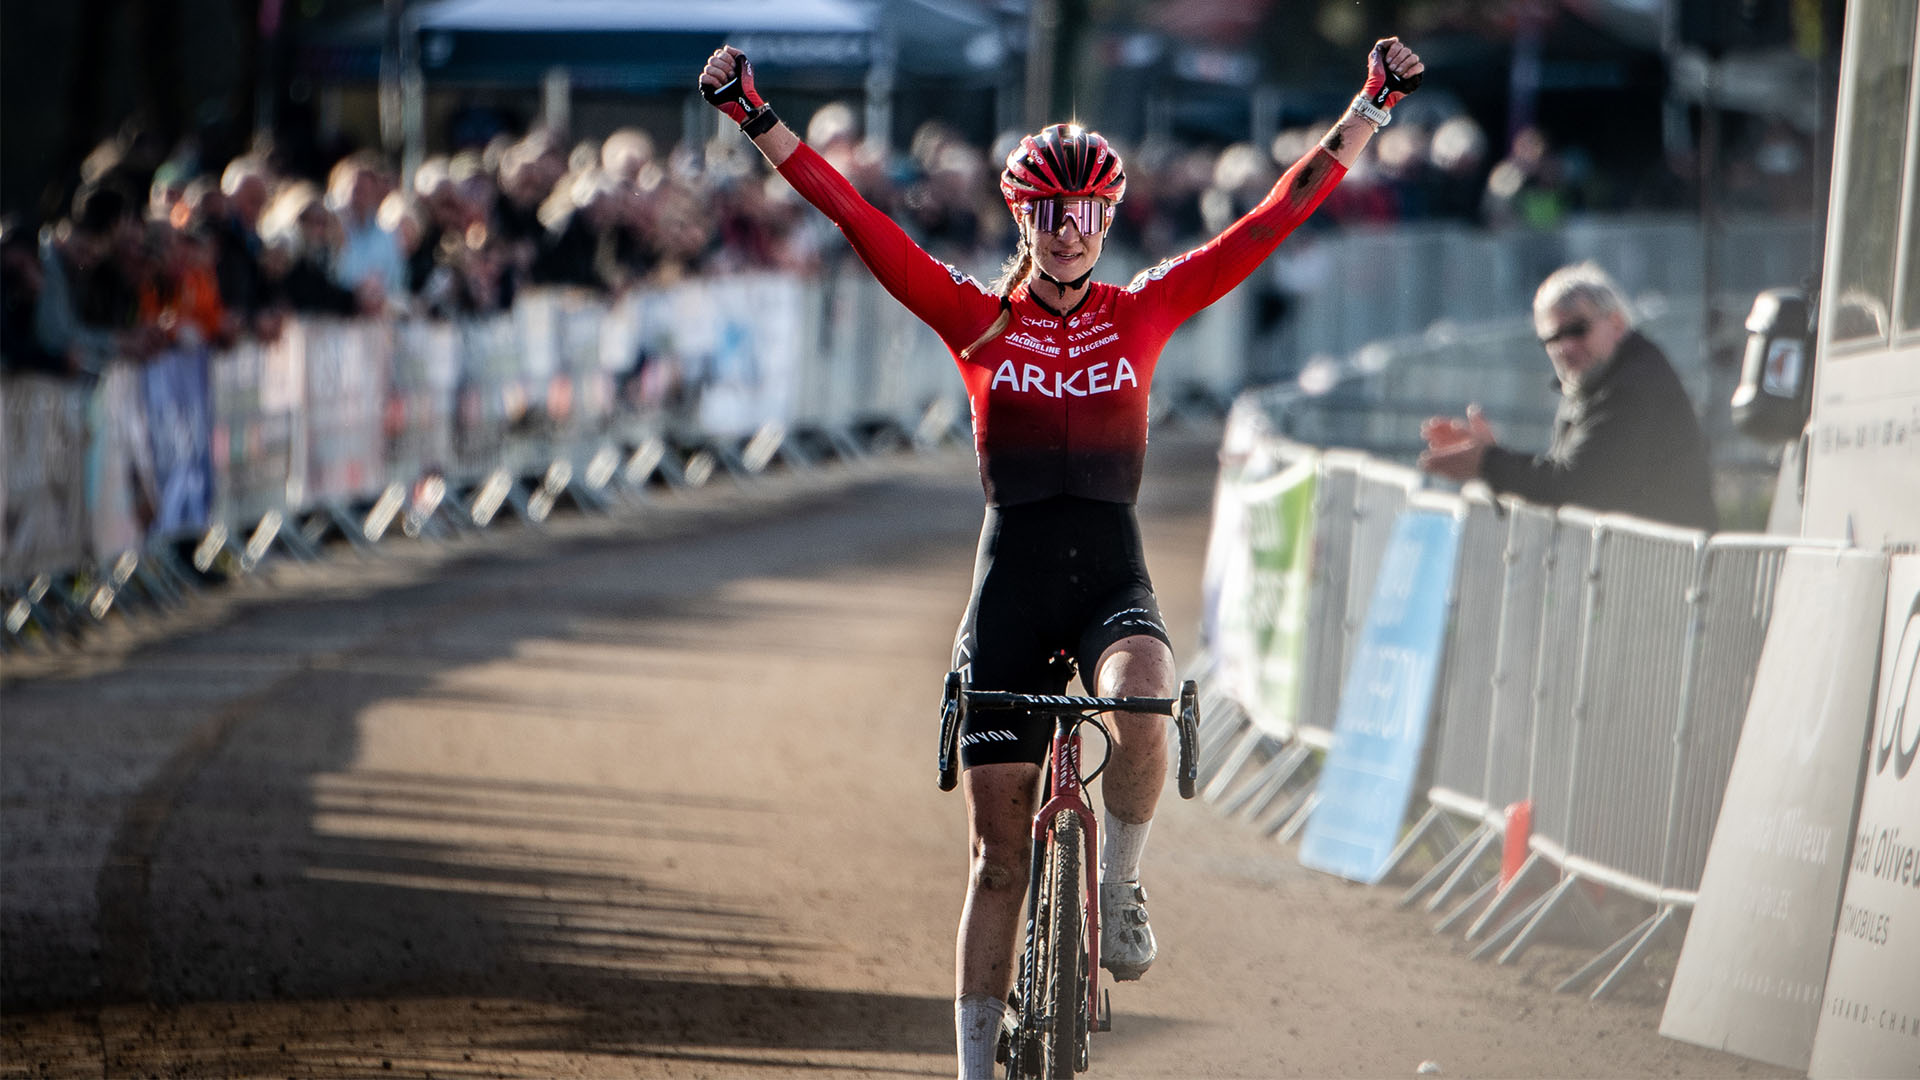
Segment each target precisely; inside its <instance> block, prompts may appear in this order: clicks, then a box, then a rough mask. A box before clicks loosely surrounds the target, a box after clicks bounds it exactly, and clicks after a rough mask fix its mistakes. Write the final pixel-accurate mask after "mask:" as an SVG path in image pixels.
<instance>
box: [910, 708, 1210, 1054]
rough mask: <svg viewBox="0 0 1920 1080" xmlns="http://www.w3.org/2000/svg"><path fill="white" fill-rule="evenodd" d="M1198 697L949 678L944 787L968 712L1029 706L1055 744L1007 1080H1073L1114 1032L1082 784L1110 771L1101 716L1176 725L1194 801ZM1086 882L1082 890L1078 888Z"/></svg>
mask: <svg viewBox="0 0 1920 1080" xmlns="http://www.w3.org/2000/svg"><path fill="white" fill-rule="evenodd" d="M1198 698H1199V694H1198V690H1197V688H1196V687H1195V685H1194V683H1193V681H1192V680H1188V681H1187V683H1186V684H1185V685H1184V686H1182V687H1181V689H1180V696H1179V697H1177V698H1137V697H1128V698H1101V697H1072V696H1066V695H1058V694H1012V693H1004V692H1000V691H991V690H973V689H969V688H968V687H967V685H966V684H965V682H964V681H962V679H961V678H960V673H959V672H957V671H955V672H949V673H948V674H947V683H946V689H945V693H944V695H943V697H942V699H941V706H940V756H939V783H940V790H942V791H952V790H953V788H954V785H955V784H957V783H958V782H959V779H960V761H959V753H958V746H957V743H958V740H959V734H960V728H961V725H962V722H963V721H964V720H965V719H966V716H967V712H968V711H969V710H971V709H1026V710H1030V711H1033V712H1039V713H1045V714H1047V715H1050V716H1052V717H1053V740H1052V743H1051V745H1050V747H1049V749H1048V752H1047V760H1046V762H1045V764H1044V765H1043V775H1042V777H1041V790H1042V792H1043V793H1044V795H1043V797H1042V798H1041V800H1040V808H1039V809H1038V810H1037V811H1036V812H1035V813H1034V815H1033V855H1032V857H1031V861H1030V865H1029V869H1028V875H1027V928H1026V943H1025V947H1024V948H1023V950H1022V952H1021V963H1020V970H1019V972H1018V974H1017V975H1016V977H1015V980H1014V989H1013V993H1012V995H1011V996H1010V997H1009V999H1008V1011H1007V1016H1008V1017H1009V1019H1010V1021H1011V1023H1010V1026H1008V1027H1006V1028H1003V1029H1002V1033H1001V1050H1000V1056H999V1060H1002V1061H1004V1062H1005V1063H1006V1067H1007V1071H1006V1075H1007V1080H1029V1078H1034V1080H1072V1077H1073V1074H1074V1073H1076V1072H1083V1071H1085V1070H1086V1068H1087V1043H1088V1037H1089V1036H1090V1035H1091V1034H1092V1033H1093V1032H1096V1031H1110V1030H1112V1027H1113V1013H1112V1008H1111V1006H1110V1004H1109V1002H1108V999H1107V996H1106V993H1105V992H1104V991H1102V990H1101V989H1100V988H1099V971H1100V900H1099V896H1100V893H1099V886H1100V869H1099V860H1098V855H1097V853H1098V851H1099V841H1100V825H1099V818H1098V817H1097V816H1096V815H1095V814H1094V812H1093V806H1092V804H1091V803H1090V802H1089V801H1088V799H1087V795H1086V787H1087V785H1088V784H1091V783H1092V782H1093V780H1094V778H1095V777H1097V776H1099V775H1100V773H1101V771H1102V770H1104V769H1105V768H1106V767H1107V762H1108V761H1109V760H1110V759H1111V758H1112V755H1113V734H1112V733H1111V732H1110V731H1108V729H1107V726H1106V725H1105V724H1103V723H1101V722H1100V721H1099V720H1098V719H1096V718H1095V717H1096V714H1098V713H1110V712H1135V713H1163V714H1166V715H1170V716H1172V717H1173V718H1174V720H1175V726H1176V729H1177V731H1178V737H1179V746H1180V758H1179V767H1178V769H1177V770H1176V778H1177V781H1178V785H1179V789H1180V797H1181V798H1183V799H1191V798H1193V792H1194V783H1195V777H1196V775H1197V773H1198V763H1197V757H1198V755H1197V754H1196V753H1195V752H1194V745H1195V742H1196V739H1197V735H1196V732H1197V729H1198V727H1199V721H1200V717H1199V704H1198ZM1082 724H1092V725H1093V726H1094V727H1095V728H1098V729H1099V731H1100V734H1101V735H1102V736H1104V737H1105V738H1106V742H1107V749H1106V753H1105V755H1104V756H1102V758H1101V760H1100V764H1099V766H1098V767H1096V768H1095V769H1094V770H1093V771H1092V772H1091V773H1088V774H1087V775H1085V776H1081V775H1080V725H1082ZM1082 878H1084V888H1081V887H1080V886H1079V884H1077V883H1079V882H1080V881H1081V879H1082Z"/></svg>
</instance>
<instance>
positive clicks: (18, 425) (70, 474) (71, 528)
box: [0, 375, 90, 579]
mask: <svg viewBox="0 0 1920 1080" xmlns="http://www.w3.org/2000/svg"><path fill="white" fill-rule="evenodd" d="M89 398H90V394H89V393H88V391H86V390H84V389H81V388H79V387H77V386H75V385H73V384H72V383H71V382H69V381H68V380H66V379H57V378H52V377H50V376H45V375H8V376H6V377H5V379H4V380H0V408H4V409H5V412H6V419H5V427H6V449H5V454H6V459H5V460H6V473H7V475H6V488H7V499H6V508H5V513H4V515H0V575H4V576H5V577H6V578H8V579H14V578H26V577H31V576H32V575H34V574H37V573H42V572H44V571H50V570H62V569H66V568H68V567H71V566H74V565H76V564H78V563H79V562H80V560H81V559H82V558H83V557H84V556H85V544H86V535H87V497H86V495H87V492H86V473H85V470H84V466H85V464H86V460H87V403H88V400H89Z"/></svg>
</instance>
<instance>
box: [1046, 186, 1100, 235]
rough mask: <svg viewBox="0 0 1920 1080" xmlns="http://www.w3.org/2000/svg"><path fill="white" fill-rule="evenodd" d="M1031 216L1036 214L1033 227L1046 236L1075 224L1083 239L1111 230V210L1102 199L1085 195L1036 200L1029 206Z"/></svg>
mask: <svg viewBox="0 0 1920 1080" xmlns="http://www.w3.org/2000/svg"><path fill="white" fill-rule="evenodd" d="M1027 207H1028V213H1030V214H1032V215H1033V227H1034V228H1036V229H1038V230H1040V231H1041V232H1043V233H1055V232H1059V231H1060V228H1061V226H1063V225H1065V224H1066V223H1067V222H1069V221H1071V222H1073V225H1074V228H1076V229H1079V230H1080V235H1081V236H1092V235H1094V234H1095V233H1098V232H1101V231H1103V230H1105V229H1106V227H1107V218H1108V216H1109V214H1110V213H1111V208H1110V207H1108V206H1107V204H1106V202H1105V201H1104V200H1101V199H1095V198H1091V197H1088V196H1084V195H1071V196H1069V195H1061V196H1056V197H1054V198H1051V199H1035V200H1034V201H1033V202H1030V203H1028V204H1027Z"/></svg>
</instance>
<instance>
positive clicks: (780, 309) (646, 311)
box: [633, 274, 801, 438]
mask: <svg viewBox="0 0 1920 1080" xmlns="http://www.w3.org/2000/svg"><path fill="white" fill-rule="evenodd" d="M800 299H801V297H800V284H799V283H798V282H796V281H793V280H791V279H789V278H784V277H781V276H779V275H774V274H742V275H739V276H737V277H731V278H728V279H725V280H723V281H716V282H689V283H687V284H684V285H679V286H675V287H673V288H670V289H662V290H659V291H658V292H654V293H651V294H648V295H647V296H646V297H645V298H644V299H643V300H642V302H641V304H640V305H639V323H640V329H639V334H638V341H637V347H638V356H639V359H638V370H637V371H636V372H635V373H634V376H633V377H634V378H637V379H638V380H639V381H640V383H641V390H640V394H641V397H642V400H643V401H644V402H645V403H646V404H647V405H648V406H650V407H653V408H658V409H660V410H661V411H662V412H663V413H665V415H667V416H668V417H671V418H672V419H673V420H674V421H675V422H676V423H678V424H680V425H681V426H684V427H697V428H699V429H700V430H702V431H704V432H705V433H707V434H710V435H718V436H722V437H727V438H743V437H745V436H748V435H751V434H753V433H754V432H755V431H756V430H758V429H759V428H760V427H761V425H763V424H766V423H768V422H770V421H777V422H782V423H784V422H786V421H788V420H789V419H790V418H791V414H792V411H793V407H794V403H795V402H794V389H795V386H796V383H797V372H798V369H799V366H800V342H799V340H798V338H799V334H798V329H799V326H800V321H801V311H800Z"/></svg>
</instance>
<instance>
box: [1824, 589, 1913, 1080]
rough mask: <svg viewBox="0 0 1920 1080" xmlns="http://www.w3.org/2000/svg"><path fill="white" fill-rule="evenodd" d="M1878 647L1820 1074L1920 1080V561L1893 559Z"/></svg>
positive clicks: (1830, 976) (1830, 970) (1829, 971)
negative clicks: (1877, 671) (1876, 684)
mask: <svg viewBox="0 0 1920 1080" xmlns="http://www.w3.org/2000/svg"><path fill="white" fill-rule="evenodd" d="M1881 642H1882V645H1881V651H1880V685H1879V692H1878V695H1877V696H1876V697H1875V701H1876V703H1877V704H1876V706H1875V711H1874V721H1873V741H1872V742H1870V743H1869V744H1868V745H1867V781H1866V786H1865V787H1864V788H1862V789H1861V792H1860V818H1859V823H1858V824H1857V825H1856V826H1855V827H1854V835H1853V858H1852V860H1851V861H1850V862H1849V863H1848V865H1847V889H1846V894H1845V895H1844V896H1843V897H1842V900H1841V904H1840V922H1839V924H1838V926H1837V935H1836V936H1835V938H1834V941H1833V962H1832V964H1831V965H1830V966H1829V967H1828V969H1827V992H1826V1000H1825V1002H1824V1004H1823V1005H1822V1006H1821V1009H1820V1028H1819V1030H1818V1031H1817V1032H1816V1033H1815V1034H1814V1038H1813V1063H1812V1065H1811V1066H1810V1067H1809V1068H1808V1070H1807V1071H1808V1074H1809V1075H1811V1076H1813V1077H1815V1078H1823V1077H1835V1078H1839V1077H1859V1076H1880V1077H1914V1078H1920V761H1917V760H1915V759H1916V758H1920V555H1903V556H1900V557H1898V558H1896V559H1894V560H1893V565H1892V568H1891V570H1890V571H1889V572H1888V575H1887V619H1886V628H1885V635H1884V636H1883V637H1882V638H1881Z"/></svg>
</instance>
